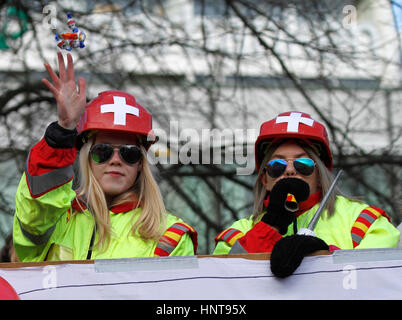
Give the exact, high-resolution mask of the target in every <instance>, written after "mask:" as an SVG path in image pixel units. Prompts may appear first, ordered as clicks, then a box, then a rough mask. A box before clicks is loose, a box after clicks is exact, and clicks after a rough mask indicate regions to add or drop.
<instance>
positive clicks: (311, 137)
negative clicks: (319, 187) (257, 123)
mask: <svg viewBox="0 0 402 320" xmlns="http://www.w3.org/2000/svg"><path fill="white" fill-rule="evenodd" d="M279 139H300V140H304V141H306V142H308V143H311V142H313V143H315V144H318V146H319V149H320V150H319V152H320V155H319V156H320V158H321V159H322V160H323V162H324V164H325V166H326V167H327V168H328V169H329V170H332V153H331V149H330V148H329V140H328V134H327V130H326V129H325V127H324V125H322V124H321V123H319V122H318V121H316V120H314V119H312V118H311V116H310V115H309V114H307V113H303V112H296V111H290V112H284V113H281V114H279V115H278V116H277V117H276V118H274V119H272V120H269V121H267V122H264V123H263V124H262V125H261V128H260V134H259V136H258V138H257V141H256V142H255V166H256V169H257V172H258V171H259V169H260V165H261V161H262V159H263V157H264V149H265V146H266V143H272V142H273V141H277V140H279ZM264 145H265V146H264Z"/></svg>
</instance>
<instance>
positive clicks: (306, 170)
mask: <svg viewBox="0 0 402 320" xmlns="http://www.w3.org/2000/svg"><path fill="white" fill-rule="evenodd" d="M287 165H288V162H287V161H285V160H283V159H275V160H271V161H269V162H268V163H267V165H266V169H267V172H268V174H269V176H270V177H271V178H278V177H280V176H281V175H282V174H283V173H284V172H285V170H286V167H287ZM293 167H294V168H295V169H296V171H297V172H298V173H300V174H302V175H303V176H309V175H311V174H312V173H313V172H314V167H315V162H314V160H312V159H310V158H297V159H295V160H293Z"/></svg>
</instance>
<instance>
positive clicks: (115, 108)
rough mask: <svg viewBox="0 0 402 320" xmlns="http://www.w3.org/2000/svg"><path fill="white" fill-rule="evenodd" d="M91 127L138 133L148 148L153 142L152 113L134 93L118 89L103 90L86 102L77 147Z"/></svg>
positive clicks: (84, 140)
mask: <svg viewBox="0 0 402 320" xmlns="http://www.w3.org/2000/svg"><path fill="white" fill-rule="evenodd" d="M92 130H108V131H120V132H127V133H135V134H140V135H142V136H143V145H144V147H145V148H146V149H147V150H148V148H149V147H150V146H151V144H152V143H154V142H155V137H154V135H153V131H152V115H151V114H150V113H149V112H148V111H147V110H145V108H143V107H142V106H141V105H140V104H139V103H137V101H136V100H135V98H134V96H132V95H130V94H128V93H126V92H123V91H118V90H110V91H103V92H101V93H99V94H98V96H97V97H96V98H94V99H93V100H91V101H90V102H89V103H88V104H87V106H86V109H85V112H84V114H83V115H82V117H81V119H80V121H79V123H78V125H77V131H78V137H77V140H76V147H77V149H78V150H79V149H81V147H82V145H83V144H84V143H85V142H86V141H87V134H88V133H89V132H90V131H92Z"/></svg>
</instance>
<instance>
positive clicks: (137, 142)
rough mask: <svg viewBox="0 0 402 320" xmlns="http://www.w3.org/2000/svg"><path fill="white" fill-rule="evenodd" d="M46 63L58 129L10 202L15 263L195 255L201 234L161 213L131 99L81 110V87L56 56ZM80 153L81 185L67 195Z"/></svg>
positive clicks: (141, 121) (148, 120) (145, 128)
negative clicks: (52, 64)
mask: <svg viewBox="0 0 402 320" xmlns="http://www.w3.org/2000/svg"><path fill="white" fill-rule="evenodd" d="M58 61H59V76H57V75H56V73H55V72H54V71H53V70H52V68H51V67H50V66H49V64H47V63H46V64H45V67H46V69H47V71H48V72H49V75H50V77H51V79H52V83H50V82H49V81H48V80H46V79H43V82H44V83H45V85H46V86H47V87H48V88H49V90H50V91H51V92H52V93H53V95H54V97H55V99H56V101H57V111H58V121H56V122H53V123H51V124H50V125H49V126H48V128H47V129H46V133H45V136H44V138H43V139H42V140H41V141H40V142H39V143H37V144H36V145H35V146H34V147H33V148H32V149H31V150H30V153H29V156H28V161H27V165H26V168H25V172H24V174H23V177H22V179H21V183H20V185H19V188H18V190H17V195H16V212H15V217H14V229H13V240H14V246H15V249H16V252H17V254H18V257H19V259H20V261H43V260H72V259H79V260H82V259H107V258H127V257H146V256H168V255H193V254H195V251H196V245H197V233H196V231H195V230H194V229H193V228H192V227H191V226H189V225H188V224H186V223H184V222H183V221H182V220H181V219H179V218H177V217H175V216H173V215H171V214H169V213H166V212H165V207H164V203H163V200H162V197H161V194H160V192H159V188H158V186H157V184H156V182H155V180H154V178H153V176H152V173H151V171H150V169H149V166H148V162H147V158H146V151H147V150H148V148H149V147H150V145H151V144H152V143H153V142H154V139H153V135H152V116H151V114H149V113H148V112H147V110H145V109H144V108H143V107H142V106H141V105H140V104H138V103H137V102H136V100H135V98H134V97H133V96H132V95H129V94H127V93H125V92H122V91H105V92H101V93H100V94H99V95H98V96H97V97H96V98H95V99H93V100H92V101H90V102H89V103H88V104H86V96H85V80H84V79H83V78H80V79H78V91H77V89H76V82H75V76H74V68H73V61H72V57H71V55H70V54H68V55H67V61H68V67H67V70H66V69H65V65H64V59H63V56H62V54H61V53H58ZM77 151H79V157H78V158H79V181H78V182H79V184H78V189H77V190H75V191H74V190H72V179H73V167H72V166H73V163H74V161H75V160H76V157H77Z"/></svg>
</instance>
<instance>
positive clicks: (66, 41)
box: [56, 12, 86, 51]
mask: <svg viewBox="0 0 402 320" xmlns="http://www.w3.org/2000/svg"><path fill="white" fill-rule="evenodd" d="M67 25H68V27H69V28H70V30H71V31H72V32H65V33H62V34H58V33H56V41H58V43H57V46H58V47H59V48H60V49H65V50H67V51H71V50H72V49H73V48H84V47H85V44H84V41H85V38H86V35H85V33H84V32H83V31H81V30H79V29H78V28H77V27H76V25H75V20H73V18H72V17H71V13H70V12H68V13H67Z"/></svg>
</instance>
